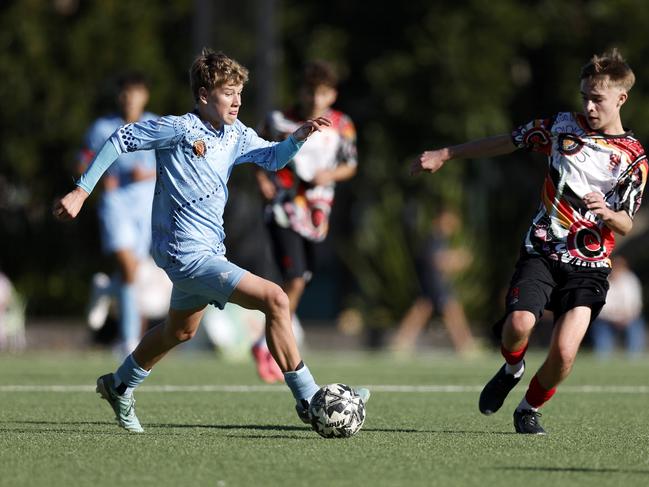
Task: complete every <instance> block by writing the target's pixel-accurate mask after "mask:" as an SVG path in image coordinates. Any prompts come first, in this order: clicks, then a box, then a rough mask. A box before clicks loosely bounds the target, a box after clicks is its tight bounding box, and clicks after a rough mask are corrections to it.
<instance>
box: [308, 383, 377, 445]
mask: <svg viewBox="0 0 649 487" xmlns="http://www.w3.org/2000/svg"><path fill="white" fill-rule="evenodd" d="M309 409H310V413H311V425H312V426H313V429H314V430H315V432H316V433H318V434H319V435H320V436H322V437H324V438H349V437H350V436H353V435H355V434H356V433H358V432H359V431H360V429H361V427H362V426H363V422H364V421H365V404H364V403H363V400H362V399H361V397H360V396H359V395H358V394H357V393H356V391H355V390H354V389H352V388H351V387H349V386H347V385H345V384H329V385H326V386H324V387H322V388H321V389H320V390H319V391H318V392H316V393H315V395H314V396H313V398H312V399H311V405H310V406H309Z"/></svg>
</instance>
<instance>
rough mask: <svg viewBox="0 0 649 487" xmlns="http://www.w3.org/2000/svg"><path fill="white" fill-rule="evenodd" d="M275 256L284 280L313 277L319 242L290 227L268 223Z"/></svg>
mask: <svg viewBox="0 0 649 487" xmlns="http://www.w3.org/2000/svg"><path fill="white" fill-rule="evenodd" d="M268 233H269V235H270V239H271V243H272V246H273V256H274V258H275V262H276V263H277V266H278V268H279V271H280V273H281V275H282V279H283V280H284V281H288V280H290V279H295V278H298V277H301V278H303V279H305V280H306V281H309V280H310V279H311V276H312V275H313V271H314V269H315V265H316V250H317V246H318V243H316V242H312V241H311V240H308V239H306V238H304V237H303V236H302V235H300V234H299V233H297V232H295V231H294V230H291V229H290V228H284V227H280V226H279V225H278V224H277V223H275V222H274V221H271V222H269V223H268Z"/></svg>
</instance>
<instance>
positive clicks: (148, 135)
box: [111, 116, 186, 153]
mask: <svg viewBox="0 0 649 487" xmlns="http://www.w3.org/2000/svg"><path fill="white" fill-rule="evenodd" d="M185 132H186V128H185V124H184V123H183V121H182V119H181V118H180V117H176V116H166V117H161V118H158V119H155V120H146V121H144V122H135V123H129V124H126V125H124V126H122V127H120V128H119V129H117V131H116V132H115V133H114V134H113V135H112V137H111V142H112V143H113V145H114V146H115V148H116V149H117V150H118V151H119V152H121V153H125V152H135V151H139V150H150V149H165V148H169V147H173V146H174V145H176V144H178V142H179V141H180V140H181V139H182V138H183V136H184V135H185Z"/></svg>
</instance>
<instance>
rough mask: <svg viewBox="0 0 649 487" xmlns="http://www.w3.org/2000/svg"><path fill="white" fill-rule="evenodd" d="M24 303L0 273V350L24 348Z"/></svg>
mask: <svg viewBox="0 0 649 487" xmlns="http://www.w3.org/2000/svg"><path fill="white" fill-rule="evenodd" d="M25 344H26V342H25V301H24V299H23V298H22V296H20V294H18V293H17V292H16V290H15V289H14V287H13V285H12V284H11V281H10V280H9V278H8V277H7V276H5V275H4V274H3V273H2V272H0V350H9V351H20V350H23V349H24V348H25Z"/></svg>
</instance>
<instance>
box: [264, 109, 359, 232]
mask: <svg viewBox="0 0 649 487" xmlns="http://www.w3.org/2000/svg"><path fill="white" fill-rule="evenodd" d="M323 116H324V117H327V118H328V119H329V120H331V127H323V128H322V130H320V131H318V132H314V133H313V134H311V135H310V136H309V138H308V139H307V141H306V142H305V143H304V145H303V146H302V148H301V149H300V151H299V152H298V153H297V154H296V155H295V157H294V158H293V160H292V161H291V162H290V163H289V164H288V165H287V166H286V167H285V168H283V169H280V170H279V171H277V173H274V174H272V175H271V179H272V181H273V183H274V184H275V188H276V189H277V192H276V197H275V199H274V200H273V201H272V202H271V204H270V206H269V208H270V210H271V214H272V218H273V219H274V220H275V222H276V223H277V224H278V225H280V226H282V227H285V228H291V229H293V230H294V231H295V232H297V233H299V234H300V235H302V236H303V237H304V238H306V239H308V240H312V241H315V242H319V241H322V240H324V239H325V237H326V236H327V232H328V230H329V215H330V213H331V206H332V204H333V199H334V187H335V184H334V183H331V184H328V185H326V186H317V185H315V184H313V182H312V181H313V178H314V177H315V175H316V174H317V173H318V172H319V171H322V170H328V169H334V168H336V167H337V166H338V165H340V164H347V165H350V166H356V164H357V158H356V129H355V128H354V124H353V123H352V121H351V119H350V118H349V117H348V116H347V115H345V114H344V113H342V112H340V111H338V110H334V109H331V108H330V109H329V110H327V112H326V113H324V114H323ZM302 123H304V121H303V120H302V119H301V117H300V115H299V114H298V112H297V111H296V110H295V109H292V110H286V111H284V112H281V111H274V112H271V113H270V114H269V116H268V118H267V120H266V122H265V125H264V127H263V128H262V133H263V134H264V135H266V136H267V137H268V138H270V139H272V140H283V139H285V138H286V137H287V136H288V134H290V133H292V132H294V131H295V130H297V129H298V128H299V127H300V125H302Z"/></svg>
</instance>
